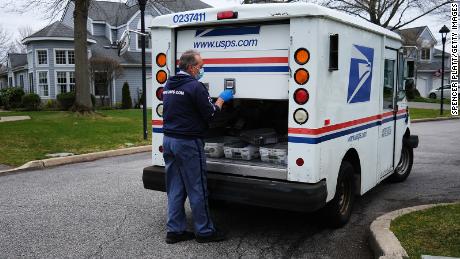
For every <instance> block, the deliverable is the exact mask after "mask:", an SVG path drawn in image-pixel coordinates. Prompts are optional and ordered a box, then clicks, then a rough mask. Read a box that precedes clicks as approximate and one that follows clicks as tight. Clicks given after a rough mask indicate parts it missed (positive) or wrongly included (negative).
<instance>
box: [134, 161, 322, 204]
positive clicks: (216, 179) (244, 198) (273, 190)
mask: <svg viewBox="0 0 460 259" xmlns="http://www.w3.org/2000/svg"><path fill="white" fill-rule="evenodd" d="M142 181H143V183H144V188H146V189H151V190H156V191H163V192H164V191H166V187H165V171H164V167H159V166H149V167H146V168H144V172H143V176H142ZM208 191H209V196H210V198H211V199H215V200H226V201H230V202H237V203H243V204H250V205H257V206H262V207H270V208H277V209H286V210H294V211H304V212H308V211H315V210H318V209H320V208H322V207H323V206H324V205H325V204H326V197H327V188H326V181H320V182H318V183H315V184H307V183H298V182H288V181H280V180H272V179H263V178H253V177H244V176H237V175H229V174H222V173H215V172H208Z"/></svg>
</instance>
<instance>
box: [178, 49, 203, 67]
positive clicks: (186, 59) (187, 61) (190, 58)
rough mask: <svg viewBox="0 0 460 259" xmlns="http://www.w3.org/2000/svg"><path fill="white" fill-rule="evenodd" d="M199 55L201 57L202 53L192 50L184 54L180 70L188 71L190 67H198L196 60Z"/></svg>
mask: <svg viewBox="0 0 460 259" xmlns="http://www.w3.org/2000/svg"><path fill="white" fill-rule="evenodd" d="M197 55H200V53H199V52H198V51H195V50H192V49H191V50H187V51H186V52H184V53H183V54H182V56H180V59H179V69H180V70H182V71H187V68H188V66H196V65H197V64H198V61H197V60H196V56H197Z"/></svg>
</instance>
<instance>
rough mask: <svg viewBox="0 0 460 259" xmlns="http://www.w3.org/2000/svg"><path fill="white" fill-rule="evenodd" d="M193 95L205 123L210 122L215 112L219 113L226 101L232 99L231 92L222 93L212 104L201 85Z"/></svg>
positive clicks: (206, 91)
mask: <svg viewBox="0 0 460 259" xmlns="http://www.w3.org/2000/svg"><path fill="white" fill-rule="evenodd" d="M224 93H225V94H224ZM195 94H196V95H195V103H196V105H197V107H198V109H199V111H200V114H201V117H202V118H203V119H204V120H206V121H209V120H211V119H212V118H213V117H214V115H215V114H216V112H219V111H220V110H221V109H222V105H223V104H224V102H225V101H226V100H227V101H229V100H231V99H232V98H233V92H231V93H228V92H226V91H224V92H223V93H222V94H221V95H220V96H219V98H218V99H217V101H216V103H212V99H211V97H210V96H209V92H208V90H207V89H206V87H204V86H203V85H200V86H199V87H197V88H196V92H195Z"/></svg>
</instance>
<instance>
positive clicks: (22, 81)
mask: <svg viewBox="0 0 460 259" xmlns="http://www.w3.org/2000/svg"><path fill="white" fill-rule="evenodd" d="M19 86H20V87H21V88H24V75H19Z"/></svg>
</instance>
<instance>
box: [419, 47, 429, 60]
mask: <svg viewBox="0 0 460 259" xmlns="http://www.w3.org/2000/svg"><path fill="white" fill-rule="evenodd" d="M420 52H421V53H420V59H422V60H430V59H431V56H430V49H429V48H425V49H421V50H420Z"/></svg>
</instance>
